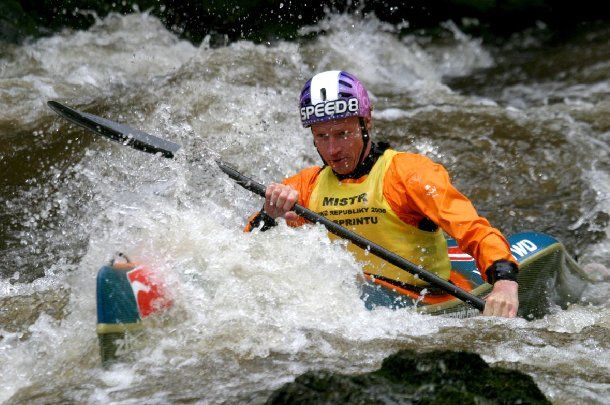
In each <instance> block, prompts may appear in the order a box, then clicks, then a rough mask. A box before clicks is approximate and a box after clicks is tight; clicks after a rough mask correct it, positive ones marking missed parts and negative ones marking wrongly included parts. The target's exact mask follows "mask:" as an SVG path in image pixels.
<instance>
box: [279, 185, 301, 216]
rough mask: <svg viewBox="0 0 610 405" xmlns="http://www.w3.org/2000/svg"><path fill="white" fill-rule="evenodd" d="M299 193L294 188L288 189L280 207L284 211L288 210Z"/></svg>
mask: <svg viewBox="0 0 610 405" xmlns="http://www.w3.org/2000/svg"><path fill="white" fill-rule="evenodd" d="M298 195H299V193H298V192H297V191H296V190H292V189H288V193H287V196H286V200H285V201H284V205H283V207H282V209H283V210H284V212H287V211H290V210H291V209H292V207H294V204H295V203H296V202H297V198H298Z"/></svg>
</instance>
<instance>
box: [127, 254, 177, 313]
mask: <svg viewBox="0 0 610 405" xmlns="http://www.w3.org/2000/svg"><path fill="white" fill-rule="evenodd" d="M127 278H128V279H129V283H130V284H131V289H132V290H133V295H134V297H135V298H136V302H137V304H138V312H139V313H140V316H141V317H142V318H146V317H147V316H149V315H151V314H153V313H155V312H158V311H159V310H161V309H164V308H168V307H170V306H171V305H172V302H171V300H169V299H168V298H167V297H166V296H165V291H164V289H163V286H162V285H161V283H160V281H159V280H158V279H157V276H156V275H155V273H154V272H153V271H151V270H150V269H149V268H147V267H145V266H138V267H136V268H135V269H133V270H131V271H129V272H128V273H127Z"/></svg>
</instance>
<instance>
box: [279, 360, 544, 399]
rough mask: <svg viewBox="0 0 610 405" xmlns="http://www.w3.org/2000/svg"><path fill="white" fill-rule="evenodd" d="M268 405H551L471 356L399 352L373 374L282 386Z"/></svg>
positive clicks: (309, 376)
mask: <svg viewBox="0 0 610 405" xmlns="http://www.w3.org/2000/svg"><path fill="white" fill-rule="evenodd" d="M267 403H268V404H344V403H349V404H388V403H403V404H410V403H412V404H452V403H455V404H458V403H459V404H464V403H486V404H519V403H523V404H549V403H550V402H549V401H548V400H547V399H546V397H545V396H544V394H543V393H542V392H541V391H540V389H539V388H538V387H537V386H536V384H535V383H534V380H533V379H532V378H531V377H530V376H529V375H527V374H523V373H521V372H519V371H513V370H507V369H502V368H499V367H490V366H489V365H488V364H487V363H485V361H483V359H481V357H480V356H479V355H477V354H473V353H465V352H451V351H433V352H428V353H416V352H414V351H412V350H401V351H400V352H398V353H396V354H393V355H391V356H389V357H388V358H386V359H385V360H384V361H383V364H382V366H381V368H380V369H379V370H377V371H374V372H371V373H368V374H362V375H351V376H350V375H343V374H337V373H331V372H328V371H310V372H307V373H305V374H303V375H301V376H299V377H297V378H296V380H295V381H294V382H292V383H289V384H285V385H284V386H283V387H281V388H280V389H278V390H277V391H275V392H274V393H273V394H272V395H271V396H270V397H269V399H268V400H267Z"/></svg>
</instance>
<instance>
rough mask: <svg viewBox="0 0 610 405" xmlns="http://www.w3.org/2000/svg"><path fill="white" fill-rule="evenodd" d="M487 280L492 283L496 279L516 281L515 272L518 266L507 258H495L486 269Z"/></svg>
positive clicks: (517, 270)
mask: <svg viewBox="0 0 610 405" xmlns="http://www.w3.org/2000/svg"><path fill="white" fill-rule="evenodd" d="M485 274H486V275H487V282H488V283H489V284H494V283H495V282H496V281H498V280H510V281H515V282H516V281H517V274H519V267H518V266H517V265H516V264H515V263H513V262H509V261H508V260H504V259H502V260H496V261H495V262H493V263H492V265H491V266H489V268H488V269H487V270H485Z"/></svg>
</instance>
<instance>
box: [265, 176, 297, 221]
mask: <svg viewBox="0 0 610 405" xmlns="http://www.w3.org/2000/svg"><path fill="white" fill-rule="evenodd" d="M298 200H299V192H298V191H297V190H295V189H294V188H292V187H290V186H287V185H285V184H278V183H271V184H269V185H268V186H267V189H266V190H265V212H266V213H267V215H269V216H270V217H271V218H273V219H276V218H278V217H284V218H285V219H286V221H294V220H296V219H297V218H298V215H297V213H296V212H294V211H292V208H293V207H294V204H296V202H297V201H298Z"/></svg>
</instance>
